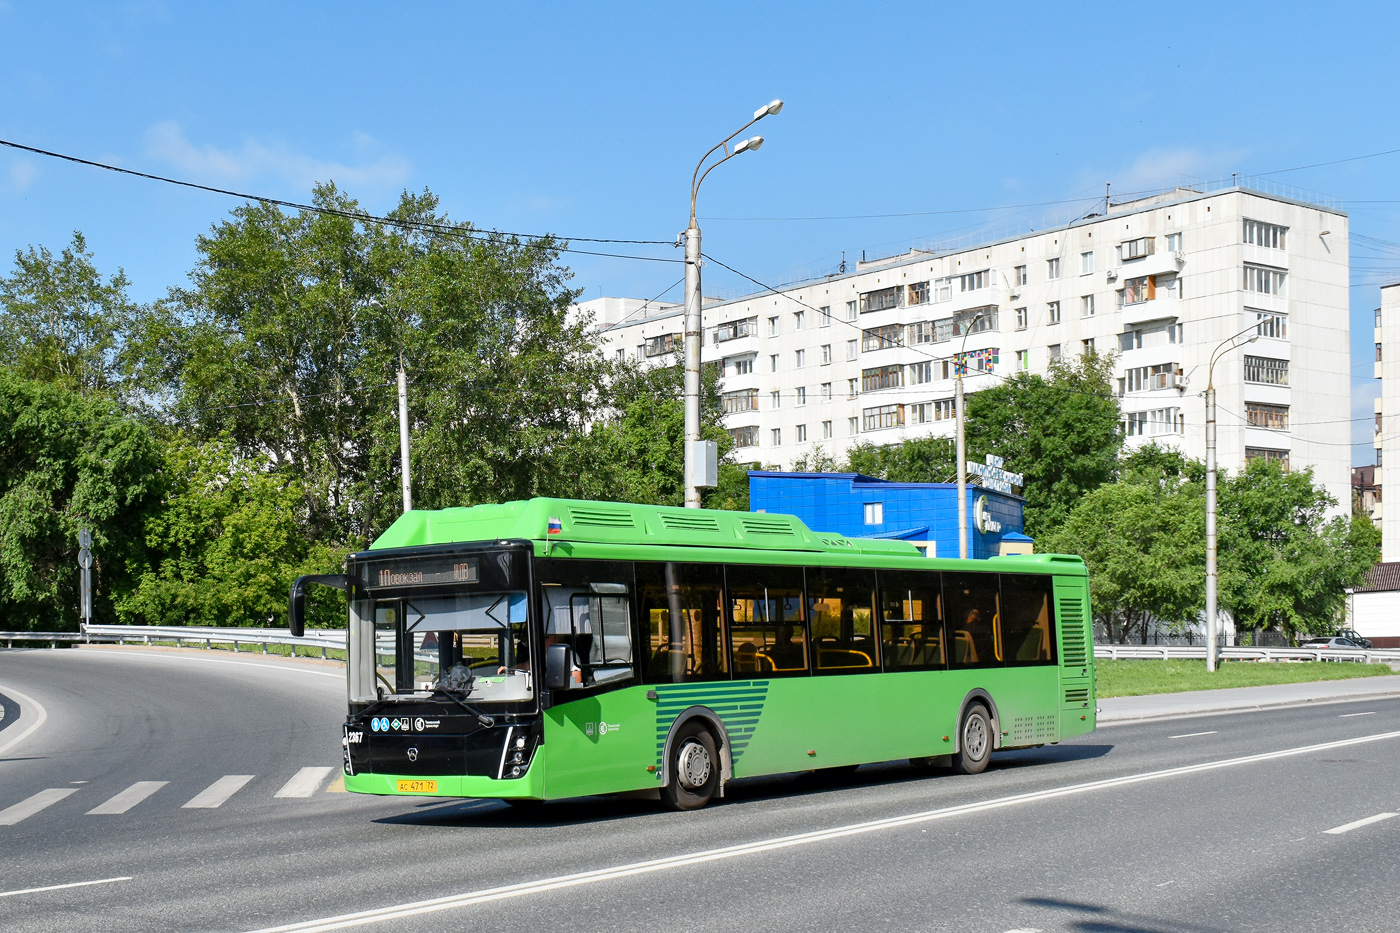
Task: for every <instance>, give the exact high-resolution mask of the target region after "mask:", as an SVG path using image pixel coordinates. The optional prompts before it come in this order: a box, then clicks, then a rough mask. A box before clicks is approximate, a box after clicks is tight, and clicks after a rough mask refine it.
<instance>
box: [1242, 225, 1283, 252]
mask: <svg viewBox="0 0 1400 933" xmlns="http://www.w3.org/2000/svg"><path fill="white" fill-rule="evenodd" d="M1287 236H1288V228H1287V227H1280V226H1278V225H1277V224H1266V223H1264V222H1262V221H1259V220H1246V221H1245V222H1244V241H1245V242H1246V243H1252V244H1253V245H1255V246H1263V247H1267V248H1268V249H1286V248H1287V246H1286V245H1285V243H1286V237H1287Z"/></svg>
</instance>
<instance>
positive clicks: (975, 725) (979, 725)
mask: <svg viewBox="0 0 1400 933" xmlns="http://www.w3.org/2000/svg"><path fill="white" fill-rule="evenodd" d="M963 749H964V751H965V752H966V753H967V756H968V757H969V758H971V759H973V760H974V761H975V760H978V759H980V758H981V757H982V756H983V755H984V754H986V752H987V724H986V723H985V722H983V721H982V718H981V717H980V716H973V717H971V718H970V719H968V721H967V728H966V729H965V730H963Z"/></svg>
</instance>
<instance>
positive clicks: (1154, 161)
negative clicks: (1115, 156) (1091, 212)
mask: <svg viewBox="0 0 1400 933" xmlns="http://www.w3.org/2000/svg"><path fill="white" fill-rule="evenodd" d="M1248 155H1249V153H1248V150H1245V149H1234V150H1221V151H1218V152H1207V151H1204V150H1201V149H1195V148H1184V149H1149V150H1148V151H1146V152H1144V153H1142V154H1141V155H1139V156H1138V157H1137V158H1136V159H1134V160H1133V162H1132V163H1131V164H1129V165H1127V166H1120V167H1118V168H1115V169H1108V170H1102V169H1099V170H1095V169H1085V170H1084V171H1083V172H1081V173H1080V184H1079V186H1078V187H1079V188H1093V187H1094V185H1095V184H1097V185H1102V184H1103V183H1104V182H1106V181H1108V182H1112V183H1113V194H1114V196H1115V197H1117V196H1118V195H1119V194H1120V193H1121V194H1122V195H1123V196H1125V197H1126V196H1128V195H1130V194H1133V193H1137V192H1143V191H1152V190H1157V189H1160V188H1171V187H1175V186H1176V185H1189V184H1191V183H1193V182H1201V181H1215V180H1217V179H1221V178H1228V177H1229V175H1230V173H1231V172H1232V171H1235V170H1236V168H1237V167H1238V166H1239V165H1241V164H1243V163H1244V161H1245V159H1246V157H1247V156H1248ZM1095 175H1097V177H1095Z"/></svg>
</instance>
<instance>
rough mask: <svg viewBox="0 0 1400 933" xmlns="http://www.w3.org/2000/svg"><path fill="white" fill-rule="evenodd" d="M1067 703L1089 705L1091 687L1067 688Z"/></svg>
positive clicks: (1067, 704)
mask: <svg viewBox="0 0 1400 933" xmlns="http://www.w3.org/2000/svg"><path fill="white" fill-rule="evenodd" d="M1065 705H1066V706H1088V705H1089V688H1088V687H1070V688H1069V689H1067V690H1066V691H1065Z"/></svg>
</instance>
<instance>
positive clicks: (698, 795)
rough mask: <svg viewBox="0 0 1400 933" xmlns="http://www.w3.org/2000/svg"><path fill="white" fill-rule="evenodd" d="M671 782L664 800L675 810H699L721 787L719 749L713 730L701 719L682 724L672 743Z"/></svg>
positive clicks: (668, 806) (664, 788)
mask: <svg viewBox="0 0 1400 933" xmlns="http://www.w3.org/2000/svg"><path fill="white" fill-rule="evenodd" d="M670 765H671V781H670V783H668V784H667V785H666V786H665V787H663V788H662V789H661V802H662V803H664V804H665V805H666V807H667V808H668V809H671V810H698V809H700V808H701V807H703V806H704V805H705V804H707V803H709V802H710V799H711V798H712V797H714V795H715V791H716V790H718V789H719V751H718V749H716V747H715V739H714V736H712V735H711V734H710V730H709V729H706V728H705V727H704V726H702V725H700V724H699V723H698V722H689V723H686V724H685V725H683V726H681V728H680V731H679V732H678V733H677V734H676V740H675V742H674V743H672V745H671V761H670Z"/></svg>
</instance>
